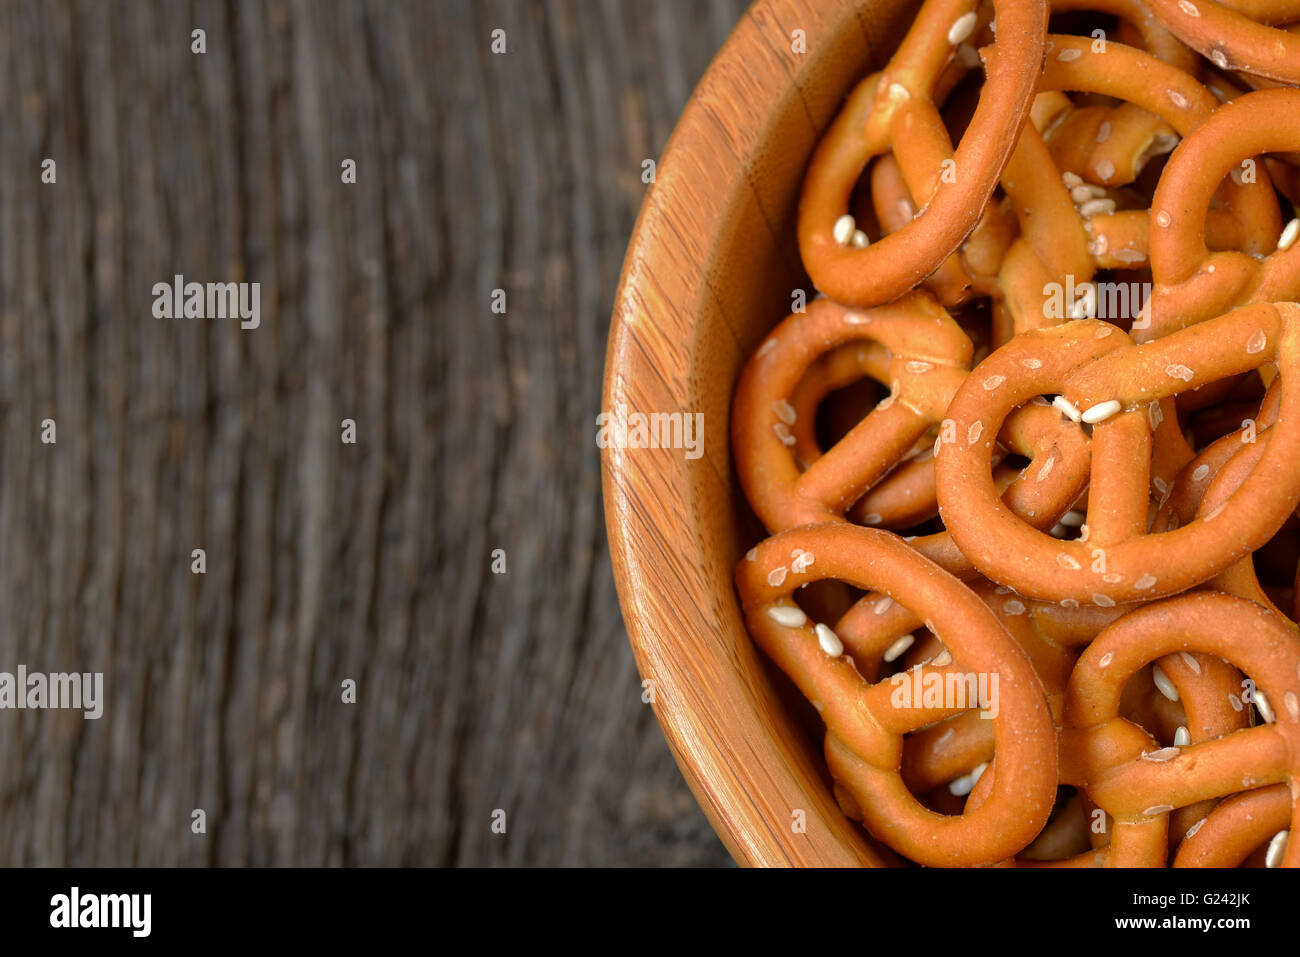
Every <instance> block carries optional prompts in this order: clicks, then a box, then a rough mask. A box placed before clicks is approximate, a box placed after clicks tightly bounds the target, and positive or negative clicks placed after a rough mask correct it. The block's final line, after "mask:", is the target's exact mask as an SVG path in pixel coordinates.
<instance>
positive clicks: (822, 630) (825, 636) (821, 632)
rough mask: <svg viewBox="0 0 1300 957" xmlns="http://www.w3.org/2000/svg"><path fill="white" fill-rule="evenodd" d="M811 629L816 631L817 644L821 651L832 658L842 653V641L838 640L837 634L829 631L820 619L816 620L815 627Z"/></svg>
mask: <svg viewBox="0 0 1300 957" xmlns="http://www.w3.org/2000/svg"><path fill="white" fill-rule="evenodd" d="M813 630H814V631H815V632H817V644H819V645H821V646H822V651H824V652H826V654H828V655H830V656H831V657H832V658H838V657H839V656H840V655H842V654H844V642H842V641H840V636H839V635H837V634H835V632H833V631H831V630H830V629H829V628H827V627H826V626H825V625H823V624H822V623H821V622H820V621H819V622H817V627H816V628H814V629H813Z"/></svg>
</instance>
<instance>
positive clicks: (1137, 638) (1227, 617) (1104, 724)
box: [1062, 592, 1300, 867]
mask: <svg viewBox="0 0 1300 957" xmlns="http://www.w3.org/2000/svg"><path fill="white" fill-rule="evenodd" d="M1193 651H1195V652H1202V653H1205V654H1209V655H1214V656H1216V657H1218V658H1222V659H1224V660H1226V661H1228V662H1230V663H1231V664H1233V665H1235V666H1237V667H1238V668H1240V669H1241V670H1242V672H1244V673H1245V674H1247V675H1249V676H1250V677H1251V678H1252V679H1253V680H1254V681H1255V682H1256V684H1257V685H1258V687H1259V688H1260V689H1261V690H1262V691H1263V692H1264V693H1265V694H1266V695H1267V698H1268V700H1270V701H1273V702H1277V703H1278V708H1277V709H1276V712H1275V714H1276V721H1275V722H1274V723H1271V724H1266V725H1262V726H1257V727H1254V728H1248V729H1245V730H1239V731H1234V732H1232V733H1230V734H1226V735H1223V736H1220V737H1216V738H1212V739H1207V740H1203V741H1199V742H1194V743H1191V744H1189V745H1187V746H1185V747H1181V746H1177V747H1172V748H1162V749H1159V750H1157V751H1155V752H1151V751H1146V750H1145V745H1144V744H1143V740H1144V738H1145V735H1144V733H1143V732H1141V731H1140V729H1137V728H1136V727H1135V726H1133V725H1131V724H1130V723H1128V722H1126V721H1124V720H1123V719H1122V718H1119V717H1118V708H1119V700H1120V694H1121V692H1122V690H1123V688H1124V685H1125V683H1126V682H1127V681H1128V679H1129V678H1130V677H1131V676H1132V675H1133V674H1134V672H1135V671H1137V669H1139V668H1141V667H1142V666H1144V665H1146V664H1148V663H1150V662H1152V661H1155V660H1157V659H1159V658H1161V657H1163V656H1166V655H1175V654H1181V653H1185V652H1188V653H1190V652H1193ZM1065 724H1066V728H1067V729H1068V733H1067V734H1066V735H1064V736H1063V739H1062V753H1063V755H1064V754H1067V753H1068V754H1071V755H1075V756H1077V759H1076V760H1075V761H1074V762H1073V764H1074V766H1073V767H1065V766H1063V767H1062V779H1063V780H1068V779H1070V778H1075V779H1078V780H1081V781H1082V782H1083V786H1084V787H1085V788H1086V790H1087V792H1088V795H1089V797H1090V798H1091V799H1092V800H1093V801H1094V802H1095V803H1096V804H1097V806H1099V807H1101V808H1103V809H1104V810H1105V811H1106V813H1107V814H1108V815H1110V816H1111V817H1112V818H1113V819H1114V820H1115V826H1114V836H1113V838H1112V842H1111V850H1110V852H1109V854H1110V859H1109V860H1108V861H1107V863H1108V864H1111V865H1115V866H1122V865H1123V864H1125V863H1134V862H1135V861H1134V859H1135V858H1141V857H1144V856H1147V855H1149V854H1151V855H1154V854H1159V856H1160V858H1161V859H1162V860H1163V840H1161V841H1156V840H1155V837H1156V836H1158V835H1161V832H1163V830H1164V828H1165V826H1166V822H1167V820H1168V817H1167V815H1168V813H1169V812H1170V811H1172V810H1173V809H1174V808H1177V807H1184V806H1186V805H1189V804H1193V803H1196V802H1199V801H1205V800H1207V799H1212V798H1217V797H1225V796H1228V795H1231V794H1234V793H1236V792H1239V791H1249V790H1250V789H1252V788H1257V787H1266V786H1269V785H1273V784H1284V785H1285V786H1286V787H1287V788H1289V791H1290V795H1291V802H1290V803H1291V813H1290V820H1291V824H1292V828H1293V829H1294V827H1295V825H1296V824H1297V823H1300V801H1298V800H1297V798H1300V638H1297V635H1296V631H1295V629H1294V627H1292V626H1289V625H1287V624H1286V623H1284V622H1283V621H1282V620H1281V619H1279V618H1278V617H1277V616H1276V615H1273V614H1271V613H1270V612H1268V611H1266V610H1264V609H1262V608H1260V607H1259V606H1257V605H1255V604H1253V603H1251V602H1247V601H1243V600H1242V599H1239V598H1233V597H1231V596H1227V595H1222V594H1217V593H1212V592H1203V593H1197V594H1192V595H1187V596H1183V597H1179V598H1174V599H1170V600H1168V601H1164V602H1158V603H1155V604H1152V605H1146V606H1144V607H1142V608H1139V609H1137V610H1136V611H1133V612H1130V613H1129V614H1128V615H1125V616H1124V617H1123V618H1121V619H1120V620H1119V621H1117V622H1116V623H1115V624H1114V625H1111V626H1110V627H1109V628H1107V629H1106V630H1105V631H1104V632H1102V634H1101V635H1099V636H1098V637H1097V639H1096V640H1095V641H1094V642H1093V643H1092V644H1091V645H1089V646H1088V648H1087V650H1086V651H1085V652H1084V653H1083V655H1082V656H1081V657H1080V659H1079V663H1078V664H1077V665H1076V667H1075V669H1074V671H1073V672H1072V674H1071V676H1070V684H1069V688H1068V689H1067V691H1066V700H1065ZM1135 747H1136V748H1137V749H1138V753H1137V754H1132V755H1131V756H1130V757H1128V759H1127V760H1125V759H1124V758H1125V757H1126V756H1129V753H1130V752H1132V751H1133V750H1134V748H1135ZM1117 757H1119V758H1120V760H1119V761H1117V760H1116V758H1117ZM1194 830H1195V827H1193V831H1194ZM1189 833H1192V832H1189ZM1193 836H1194V834H1193ZM1281 863H1282V865H1283V866H1286V867H1296V866H1300V842H1294V841H1293V842H1291V843H1290V846H1289V847H1288V848H1287V850H1286V853H1285V855H1284V856H1283V858H1282V861H1281Z"/></svg>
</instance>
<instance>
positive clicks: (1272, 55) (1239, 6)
mask: <svg viewBox="0 0 1300 957" xmlns="http://www.w3.org/2000/svg"><path fill="white" fill-rule="evenodd" d="M1147 3H1148V4H1149V5H1150V7H1151V11H1152V12H1153V13H1154V14H1155V15H1156V16H1157V17H1159V18H1160V20H1161V22H1162V23H1164V25H1165V26H1166V27H1168V28H1169V30H1170V31H1171V32H1172V33H1173V34H1174V35H1175V36H1177V37H1178V39H1180V40H1182V41H1183V42H1184V43H1186V44H1187V45H1188V46H1189V47H1191V48H1192V49H1194V50H1196V51H1197V52H1198V53H1200V54H1201V55H1202V56H1203V57H1205V58H1206V59H1207V60H1209V61H1210V62H1212V63H1213V64H1214V65H1215V66H1217V67H1218V68H1219V69H1221V70H1241V71H1243V72H1245V73H1251V74H1255V75H1256V76H1266V77H1269V78H1270V79H1273V80H1281V81H1283V82H1286V83H1300V37H1297V36H1295V35H1294V34H1291V33H1288V32H1287V31H1285V30H1275V29H1273V28H1272V27H1270V26H1268V25H1266V23H1257V22H1255V20H1254V19H1251V16H1250V15H1246V14H1244V12H1238V11H1239V10H1243V11H1244V10H1245V9H1250V8H1252V7H1253V8H1255V11H1254V12H1255V15H1256V16H1260V15H1261V14H1264V15H1266V5H1264V4H1259V3H1251V4H1249V5H1247V4H1244V3H1231V4H1221V3H1217V2H1215V0H1147Z"/></svg>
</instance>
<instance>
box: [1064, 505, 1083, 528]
mask: <svg viewBox="0 0 1300 957" xmlns="http://www.w3.org/2000/svg"><path fill="white" fill-rule="evenodd" d="M1087 517H1088V516H1087V515H1084V514H1083V512H1080V511H1079V510H1078V509H1075V508H1072V509H1070V510H1069V511H1068V512H1066V513H1065V514H1064V515H1062V516H1061V524H1062V525H1064V526H1065V527H1066V528H1078V527H1079V526H1080V525H1082V524H1083V523H1084V521H1085V520H1086V519H1087Z"/></svg>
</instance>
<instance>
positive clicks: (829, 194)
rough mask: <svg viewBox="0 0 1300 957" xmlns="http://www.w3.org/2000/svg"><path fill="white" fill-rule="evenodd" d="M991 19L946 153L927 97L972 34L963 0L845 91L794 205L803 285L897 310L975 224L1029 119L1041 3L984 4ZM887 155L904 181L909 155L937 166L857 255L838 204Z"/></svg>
mask: <svg viewBox="0 0 1300 957" xmlns="http://www.w3.org/2000/svg"><path fill="white" fill-rule="evenodd" d="M993 9H994V12H995V15H996V19H997V35H996V38H995V42H994V43H993V44H992V46H990V47H987V48H985V49H984V50H983V51H981V54H982V56H983V58H984V62H985V64H986V69H987V74H988V75H987V79H986V81H985V85H984V90H983V95H982V96H981V97H980V101H979V104H978V106H977V107H976V109H975V114H974V116H973V117H972V119H971V123H970V126H969V128H968V130H967V134H966V136H965V137H963V139H962V141H961V143H960V145H958V147H957V149H956V151H955V152H954V151H953V150H952V149H951V145H950V143H949V141H948V136H947V132H946V131H945V130H944V128H943V123H942V120H941V119H940V117H939V113H938V110H937V108H936V107H935V105H934V102H933V100H932V96H933V93H934V88H935V85H936V83H937V82H938V78H939V76H940V74H941V73H942V71H943V69H944V68H945V67H946V66H947V65H948V64H949V63H950V62H951V61H952V59H953V57H954V55H955V49H956V46H957V44H959V43H960V42H962V41H963V40H964V39H965V38H966V37H967V36H968V35H969V31H970V30H971V29H972V28H973V27H974V25H975V22H976V17H975V4H974V3H973V2H972V0H930V2H928V3H926V4H924V5H923V6H922V7H921V10H920V13H919V14H918V16H917V19H916V22H915V23H913V25H912V28H911V29H910V30H909V31H908V33H907V36H906V37H905V38H904V39H903V42H902V44H901V45H900V46H899V48H898V52H897V53H895V55H894V57H893V59H891V60H890V62H889V64H888V65H887V66H886V67H885V70H884V71H883V72H882V73H880V74H877V75H875V76H872V77H869V78H868V79H866V80H864V81H863V82H862V83H861V84H860V85H859V86H858V88H857V89H855V90H854V91H853V93H852V94H851V95H850V97H849V101H848V103H847V104H845V106H844V108H843V109H842V110H841V111H840V114H839V115H838V116H837V117H836V118H835V121H834V122H833V123H832V125H831V127H830V129H829V130H828V131H827V132H826V134H825V136H824V137H823V138H822V141H821V142H820V143H819V144H818V147H817V150H816V152H815V153H814V154H813V158H812V161H811V163H810V164H809V167H808V172H807V174H806V176H805V180H804V190H803V195H802V197H801V198H800V202H799V225H798V230H799V249H800V253H801V254H802V256H803V261H804V265H805V267H806V268H807V270H808V273H809V275H811V276H812V279H813V283H814V284H815V285H816V286H817V288H818V289H820V290H821V291H822V292H824V293H825V294H826V295H828V296H830V297H832V298H833V299H836V300H837V301H839V302H842V303H845V304H846V305H852V306H857V307H867V306H874V305H877V304H879V303H883V302H889V301H890V300H893V299H896V298H898V297H899V296H901V295H903V294H904V293H905V292H907V291H908V290H909V289H911V288H913V287H914V286H916V284H917V283H918V282H920V281H921V280H922V279H924V278H925V277H926V276H928V275H930V273H932V272H934V271H935V270H936V269H937V268H938V267H939V266H940V264H941V263H943V261H944V260H945V259H947V258H948V257H949V256H951V255H952V254H953V252H955V251H956V250H957V247H958V246H959V245H960V243H961V242H962V240H963V239H965V238H966V237H967V235H969V234H970V232H971V230H972V229H974V227H975V224H976V223H977V222H978V220H979V218H980V215H981V213H982V211H983V209H984V206H985V204H986V203H987V201H988V198H989V196H990V195H991V194H992V192H993V188H994V187H995V186H996V185H997V181H998V176H999V175H1000V174H1001V172H1002V167H1003V166H1004V165H1005V164H1006V161H1007V158H1008V157H1009V156H1010V155H1011V151H1012V149H1013V148H1014V147H1015V140H1016V136H1017V135H1018V133H1019V131H1020V129H1021V127H1022V126H1023V125H1024V123H1025V119H1026V117H1027V116H1028V113H1029V105H1030V100H1031V99H1032V98H1033V92H1034V83H1035V82H1036V80H1037V77H1038V68H1039V64H1040V63H1041V62H1042V55H1043V38H1044V35H1045V34H1046V30H1047V15H1048V8H1047V4H1046V2H1045V0H1014V2H1013V0H995V2H994V4H993ZM890 148H892V149H893V150H894V153H895V155H896V156H898V157H899V161H900V163H901V164H902V165H903V167H904V169H906V168H907V167H908V166H909V163H908V160H907V154H908V153H909V151H915V152H918V153H920V154H922V155H923V156H929V157H937V158H938V159H939V162H938V163H937V164H935V166H934V167H933V168H932V169H931V170H930V172H929V178H930V184H929V187H930V188H929V189H913V191H912V192H913V194H914V195H918V196H924V197H926V200H925V202H924V205H922V207H921V208H920V209H919V210H918V211H917V213H916V217H915V218H914V219H913V221H912V222H911V223H909V224H908V225H906V226H905V227H903V228H902V229H900V230H898V231H897V232H893V233H890V234H889V235H887V236H884V237H882V238H881V239H880V240H879V241H878V242H876V243H872V244H871V245H869V246H866V247H865V248H861V247H860V246H858V245H856V244H855V243H854V239H855V237H856V233H855V231H854V229H853V225H852V224H851V223H849V224H848V226H847V228H845V226H844V220H843V217H844V216H845V215H847V213H848V207H849V202H848V201H849V196H850V194H851V193H852V191H853V187H854V185H855V184H856V183H857V181H858V178H859V177H860V176H861V174H862V171H863V169H864V168H865V167H866V164H867V163H868V162H869V161H870V160H871V159H872V158H873V157H877V156H880V155H882V154H883V153H885V152H886V151H887V150H889V149H890ZM944 160H948V161H951V165H947V164H945V163H944V162H943V161H944ZM945 174H947V175H945ZM837 225H838V226H839V227H840V229H839V235H837Z"/></svg>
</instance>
